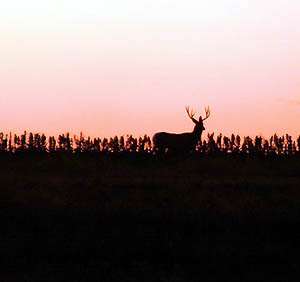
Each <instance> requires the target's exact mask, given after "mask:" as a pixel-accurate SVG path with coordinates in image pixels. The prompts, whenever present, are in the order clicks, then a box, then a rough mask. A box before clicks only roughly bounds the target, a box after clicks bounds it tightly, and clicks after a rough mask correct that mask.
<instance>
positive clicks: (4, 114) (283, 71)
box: [0, 0, 300, 136]
mask: <svg viewBox="0 0 300 282" xmlns="http://www.w3.org/2000/svg"><path fill="white" fill-rule="evenodd" d="M299 14H300V1H299V0H297V1H296V0H289V1H286V0H285V1H283V0H272V1H270V0H264V1H261V0H251V1H250V0H249V1H246V0H237V1H234V0H223V1H222V0H210V1H207V0H205V1H201V0H195V1H194V0H189V1H179V0H172V1H166V0H162V1H159V0H156V1H153V0H151V1H147V0H119V1H117V0H109V1H100V0H92V1H89V0H85V1H81V0H80V1H79V0H26V1H23V0H10V1H3V3H1V4H0V39H1V41H0V42H1V46H0V48H1V49H0V50H1V52H0V102H1V111H0V121H1V129H2V130H4V131H9V130H12V131H16V132H22V131H23V130H25V129H27V130H33V131H39V132H45V133H47V134H58V133H62V132H65V131H71V132H72V133H79V132H80V131H83V132H84V133H85V134H91V135H93V136H95V135H97V136H112V135H115V134H118V135H121V134H126V133H133V134H135V135H139V134H144V133H147V134H153V133H154V132H156V131H162V130H164V131H171V132H183V131H189V130H191V129H192V127H193V125H192V123H191V121H190V120H189V119H188V118H187V116H186V113H185V109H184V107H185V106H186V105H190V106H191V107H193V108H195V109H196V110H197V111H198V112H202V113H203V111H204V107H205V106H206V105H210V107H211V111H212V115H211V118H210V119H209V120H208V121H207V123H206V128H207V130H208V131H209V132H213V131H215V132H223V133H225V134H229V133H232V132H235V133H240V134H242V135H248V134H249V135H254V134H263V135H265V136H268V135H270V134H272V133H274V132H277V133H279V134H282V133H285V132H289V133H290V134H293V135H298V134H300V29H299V26H300V17H299Z"/></svg>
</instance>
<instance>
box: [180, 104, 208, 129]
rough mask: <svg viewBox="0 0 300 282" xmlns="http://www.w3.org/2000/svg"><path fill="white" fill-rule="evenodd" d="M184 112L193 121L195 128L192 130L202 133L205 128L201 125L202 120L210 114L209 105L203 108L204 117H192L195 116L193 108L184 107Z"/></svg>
mask: <svg viewBox="0 0 300 282" xmlns="http://www.w3.org/2000/svg"><path fill="white" fill-rule="evenodd" d="M185 109H186V112H187V114H188V116H189V118H190V119H191V120H192V121H193V122H194V124H195V128H194V132H195V133H197V134H200V135H201V133H202V131H203V130H205V127H204V125H203V122H204V121H205V120H207V119H208V118H209V116H210V109H209V107H207V108H205V118H202V116H200V117H199V120H196V119H195V118H194V116H195V112H194V111H193V110H190V108H189V107H186V108H185Z"/></svg>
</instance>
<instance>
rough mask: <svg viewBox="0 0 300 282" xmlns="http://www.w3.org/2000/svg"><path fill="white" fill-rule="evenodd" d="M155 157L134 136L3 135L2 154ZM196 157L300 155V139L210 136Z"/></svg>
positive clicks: (143, 141) (146, 139)
mask: <svg viewBox="0 0 300 282" xmlns="http://www.w3.org/2000/svg"><path fill="white" fill-rule="evenodd" d="M5 152H8V153H18V152H32V153H55V152H69V153H114V154H116V153H147V154H151V153H153V144H152V141H151V138H150V137H149V136H147V135H144V136H143V137H139V138H135V137H133V136H132V135H127V136H125V137H124V136H121V137H118V136H115V137H114V138H103V139H101V138H91V137H85V136H84V135H83V134H82V133H81V134H80V135H79V136H76V135H74V136H71V135H70V134H69V133H66V134H61V135H59V136H58V137H54V136H49V137H47V136H46V135H45V134H40V133H35V134H34V133H31V132H29V133H28V132H24V133H23V134H21V135H17V134H12V133H10V134H4V133H3V132H1V133H0V153H5ZM195 153H201V154H205V155H212V154H213V155H214V154H216V155H218V154H226V155H227V154H246V155H266V156H267V155H296V154H299V155H300V136H299V137H298V138H297V139H296V140H293V138H292V136H290V135H288V134H286V135H283V136H278V135H276V134H274V135H273V136H271V138H269V139H265V138H263V137H261V136H256V137H255V138H251V137H249V136H247V137H243V138H242V137H241V136H239V135H235V134H232V135H231V136H230V137H228V136H223V135H222V134H219V135H217V136H215V135H214V133H212V134H208V135H207V138H206V139H204V140H203V141H201V142H199V144H198V145H197V146H196V148H195Z"/></svg>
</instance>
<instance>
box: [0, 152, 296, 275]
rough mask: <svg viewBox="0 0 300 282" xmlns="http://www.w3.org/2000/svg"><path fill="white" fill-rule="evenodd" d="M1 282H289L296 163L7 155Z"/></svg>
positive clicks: (1, 160) (2, 165) (0, 165)
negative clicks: (267, 281) (266, 281)
mask: <svg viewBox="0 0 300 282" xmlns="http://www.w3.org/2000/svg"><path fill="white" fill-rule="evenodd" d="M0 169H1V172H0V176H1V197H0V199H1V200H0V201H1V202H0V205H1V209H0V220H1V233H0V248H1V265H3V266H4V271H3V272H2V275H1V277H2V278H1V281H201V280H203V281H265V280H271V281H291V280H295V281H297V280H298V275H299V274H300V271H299V267H300V263H299V261H300V260H299V259H298V250H299V243H300V236H299V235H300V233H299V231H298V226H299V223H300V173H299V171H300V170H299V169H300V158H298V157H296V156H295V157H289V158H279V159H263V158H247V157H243V158H240V157H231V156H222V157H212V156H210V157H204V156H185V157H184V158H182V157H179V156H177V157H168V158H164V159H160V158H159V159H157V158H153V157H149V156H140V155H138V156H133V155H131V156H119V155H117V156H97V155H79V156H77V155H67V154H55V155H26V154H25V155H1V156H0Z"/></svg>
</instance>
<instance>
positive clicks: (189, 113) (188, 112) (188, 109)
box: [185, 106, 195, 119]
mask: <svg viewBox="0 0 300 282" xmlns="http://www.w3.org/2000/svg"><path fill="white" fill-rule="evenodd" d="M185 110H186V112H187V114H188V116H189V118H190V119H193V118H194V116H195V112H194V111H193V110H191V111H190V107H188V106H186V107H185Z"/></svg>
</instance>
